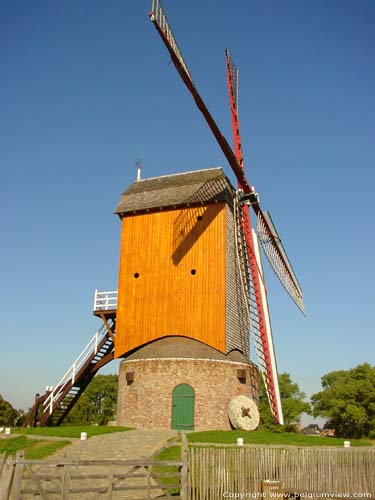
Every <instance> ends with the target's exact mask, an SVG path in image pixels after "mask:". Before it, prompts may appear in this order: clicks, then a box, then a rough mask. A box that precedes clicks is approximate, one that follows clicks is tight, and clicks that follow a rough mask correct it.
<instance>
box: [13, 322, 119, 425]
mask: <svg viewBox="0 0 375 500" xmlns="http://www.w3.org/2000/svg"><path fill="white" fill-rule="evenodd" d="M106 323H107V325H108V326H109V328H110V330H108V328H107V327H106V325H105V324H103V325H102V327H101V328H100V329H99V330H98V331H97V332H96V334H95V335H94V336H93V337H92V339H91V340H90V342H89V343H88V344H87V346H86V347H85V348H84V349H83V351H82V352H81V354H80V355H79V356H78V358H77V359H76V360H75V361H74V363H73V364H72V366H71V367H70V368H69V369H68V370H67V371H66V373H65V374H64V376H63V377H62V378H61V380H60V381H59V382H58V383H57V385H56V387H55V388H47V389H48V390H47V391H46V393H45V394H43V395H42V396H40V395H37V396H36V398H35V404H34V406H33V408H32V409H31V411H30V413H29V414H28V416H27V418H26V420H25V423H24V425H23V426H24V427H29V426H31V427H35V426H40V427H42V426H45V425H48V426H58V425H60V424H61V422H62V421H63V420H64V418H65V417H66V415H67V414H68V413H69V411H70V410H71V409H72V407H73V405H74V404H75V403H76V401H77V400H78V398H79V397H80V396H81V394H82V392H83V391H84V390H85V389H86V387H87V386H88V384H89V383H90V382H91V380H92V379H93V377H94V376H95V375H96V373H97V371H98V370H99V369H100V368H102V367H103V366H104V365H106V364H107V363H108V362H109V361H111V360H112V359H113V355H114V341H113V340H114V331H115V319H112V318H111V319H108V321H107V322H106Z"/></svg>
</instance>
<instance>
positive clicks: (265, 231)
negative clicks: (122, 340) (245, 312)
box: [257, 211, 305, 314]
mask: <svg viewBox="0 0 375 500" xmlns="http://www.w3.org/2000/svg"><path fill="white" fill-rule="evenodd" d="M257 233H258V238H259V242H260V245H261V247H262V249H263V251H264V253H265V255H266V257H267V259H268V262H269V263H270V266H271V267H272V269H273V271H274V273H275V274H276V276H277V277H278V278H279V280H280V282H281V284H282V285H283V287H284V288H285V290H286V291H287V293H288V294H289V295H290V297H291V298H292V300H293V301H294V302H295V303H296V305H297V307H298V308H299V309H300V310H301V312H302V313H303V314H305V307H304V304H303V299H302V290H301V287H300V285H299V283H298V280H297V277H296V275H295V273H294V270H293V267H292V265H291V263H290V261H289V259H288V256H287V254H286V252H285V249H284V247H283V245H282V243H281V239H280V237H279V235H278V232H277V231H276V228H275V226H274V224H273V221H272V219H271V216H270V214H269V213H268V212H261V211H259V213H258V221H257Z"/></svg>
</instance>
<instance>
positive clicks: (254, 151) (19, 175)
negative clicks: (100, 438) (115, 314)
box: [0, 0, 375, 409]
mask: <svg viewBox="0 0 375 500" xmlns="http://www.w3.org/2000/svg"><path fill="white" fill-rule="evenodd" d="M163 4H164V7H165V10H166V12H167V14H168V17H169V20H170V22H171V24H172V26H173V30H174V33H175V36H176V38H177V41H178V43H179V46H180V48H181V50H182V53H183V55H184V58H185V60H186V62H187V64H188V67H189V69H190V72H191V73H192V76H193V79H194V82H195V84H196V86H197V88H198V90H199V91H200V93H201V95H202V97H203V99H204V100H205V102H206V104H207V105H208V107H209V109H210V111H211V113H212V114H213V116H214V117H215V119H216V121H217V123H218V125H219V126H220V128H221V129H222V131H223V133H224V135H225V136H226V137H227V139H228V140H229V141H230V142H231V141H232V136H231V133H232V132H231V120H230V114H229V105H228V97H227V88H226V79H225V56H224V51H225V48H227V47H228V48H229V50H230V52H231V55H232V57H233V59H234V61H235V63H236V64H237V66H238V68H239V72H240V87H239V92H240V97H239V111H240V122H241V133H242V143H243V152H244V158H245V165H246V171H247V174H248V179H249V181H250V183H251V184H253V185H255V187H256V189H257V191H258V192H259V194H260V199H261V205H262V208H263V209H264V210H270V212H271V214H272V217H273V220H274V221H275V224H276V226H277V228H278V230H279V233H280V235H281V237H282V239H283V243H284V246H285V248H286V250H287V251H288V254H289V256H290V258H291V261H292V263H293V266H294V268H295V270H296V273H297V275H298V277H299V280H300V283H301V286H302V288H303V291H304V298H305V304H306V309H307V315H308V316H307V319H304V318H303V317H302V316H301V315H300V313H299V312H298V310H297V309H296V307H295V306H294V305H293V303H292V302H291V301H290V299H289V298H288V297H287V296H285V294H284V292H283V289H282V288H281V287H280V286H279V284H278V282H277V279H276V278H274V277H273V276H272V273H271V272H270V271H269V272H267V277H268V289H269V302H270V309H271V318H272V324H273V330H274V337H275V345H276V352H277V360H278V365H279V371H281V372H285V371H286V372H289V373H290V374H291V377H292V379H293V380H294V381H296V382H298V384H299V386H300V388H301V389H302V390H303V391H305V392H306V393H307V394H308V395H311V394H312V393H314V392H317V391H318V390H319V389H320V377H321V376H322V375H324V374H325V373H327V372H329V371H332V370H337V369H348V368H351V367H354V366H356V365H357V364H359V363H362V362H365V361H367V362H370V363H372V364H373V363H374V352H375V349H374V347H375V346H374V344H375V341H374V316H373V314H374V303H375V301H374V299H375V294H374V282H375V272H374V265H373V248H374V218H373V212H374V210H373V199H374V195H373V189H374V181H375V175H374V160H375V154H374V131H375V111H374V109H375V108H374V97H375V93H374V89H375V69H374V64H373V53H374V49H375V32H374V29H373V20H374V16H375V3H374V2H373V1H371V0H361V1H360V2H355V1H354V0H353V1H347V0H340V1H339V0H337V1H336V0H328V1H327V0H314V1H300V0H288V1H286V0H285V1H276V0H273V1H264V0H247V1H243V0H241V1H237V2H235V3H234V2H228V1H224V0H215V1H214V0H206V1H205V2H200V1H198V0H191V1H190V2H172V1H171V0H164V2H163ZM149 8H150V2H149V1H146V0H137V1H133V2H124V1H120V0H118V1H115V0H110V1H106V2H102V1H98V0H90V2H87V1H78V2H77V1H75V2H74V1H70V0H67V1H65V2H47V1H46V0H37V1H35V2H26V1H18V0H15V1H13V2H10V1H5V0H3V1H0V56H1V61H2V64H1V79H0V110H1V112H0V162H1V169H0V182H1V201H2V210H1V213H0V224H1V235H2V245H1V256H2V257H1V261H0V280H1V281H0V283H1V287H0V303H1V310H2V321H1V323H2V325H1V344H0V345H1V363H0V393H1V394H2V395H3V397H4V398H5V399H7V400H9V401H10V402H11V403H12V404H13V405H14V406H16V407H20V408H24V409H26V408H27V407H28V406H30V405H31V403H32V401H33V398H34V394H35V393H36V392H42V391H44V388H45V386H46V385H54V384H56V383H57V381H58V380H59V378H60V376H61V375H63V373H64V372H65V370H66V369H67V368H68V366H69V365H70V364H71V363H72V362H73V360H74V358H75V357H76V355H78V354H79V352H80V351H81V350H82V348H83V347H84V346H85V345H86V343H87V342H88V340H89V339H90V338H91V336H92V335H93V334H94V333H95V331H96V330H97V329H98V327H99V326H100V322H99V321H98V319H96V318H95V317H93V315H92V302H93V294H94V289H95V288H98V289H100V290H112V289H115V288H116V287H117V272H118V254H119V237H120V222H119V220H118V219H117V217H116V216H114V215H113V210H114V208H115V206H116V204H117V202H118V199H119V196H120V194H121V192H122V191H123V190H124V189H125V188H126V187H127V186H128V185H129V184H130V183H131V182H132V181H133V180H134V179H135V175H136V170H135V161H136V159H137V158H140V159H141V160H142V164H143V176H144V177H152V176H158V175H164V174H169V173H175V172H182V171H186V170H194V169H201V168H208V167H213V166H217V165H221V166H223V167H224V169H225V171H226V173H227V174H228V176H230V177H231V179H232V180H234V179H233V176H232V175H231V173H230V170H229V167H228V166H227V164H226V161H225V158H224V157H223V155H222V153H221V151H220V149H219V147H218V146H217V144H216V142H215V140H214V139H213V137H212V135H211V132H210V131H209V129H208V127H207V125H206V124H205V122H204V120H203V118H202V116H201V115H200V113H199V111H197V109H196V108H195V105H194V103H193V101H192V99H191V97H190V95H189V94H188V92H187V90H186V89H185V87H184V85H183V84H182V82H181V81H180V79H179V77H178V75H177V73H176V71H175V69H174V67H173V65H172V64H171V62H170V60H169V57H168V55H167V52H166V49H165V48H164V46H163V45H162V43H161V40H160V39H159V37H158V35H157V33H156V31H155V29H154V27H153V25H152V23H151V22H150V21H149V19H148V11H149ZM265 267H266V268H267V265H266V263H265ZM112 371H114V372H116V371H117V364H116V363H115V362H114V363H113V364H111V365H109V366H108V368H107V369H106V370H105V372H107V373H108V372H112Z"/></svg>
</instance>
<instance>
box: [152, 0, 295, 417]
mask: <svg viewBox="0 0 375 500" xmlns="http://www.w3.org/2000/svg"><path fill="white" fill-rule="evenodd" d="M149 15H150V19H151V21H152V22H153V24H154V26H155V28H156V30H157V32H158V33H159V35H160V37H161V39H162V41H163V42H164V44H165V46H166V48H167V50H168V52H169V54H170V56H171V59H172V62H173V64H174V66H175V68H176V69H177V72H178V73H179V75H180V77H181V79H182V81H183V82H184V84H185V86H186V87H187V89H188V90H189V92H190V94H191V95H192V97H193V99H194V101H195V103H196V105H197V107H198V109H199V110H200V111H201V113H202V114H203V117H204V118H205V120H206V122H207V124H208V126H209V128H210V129H211V131H212V133H213V135H214V137H215V139H216V140H217V142H218V144H219V146H220V148H221V150H222V152H223V153H224V156H225V157H226V159H227V161H228V163H229V165H230V167H231V169H232V171H233V173H234V175H235V176H236V178H237V182H238V190H237V192H236V196H235V200H234V202H235V210H236V212H237V220H238V221H239V224H238V228H237V235H236V242H237V245H238V252H239V254H240V255H241V256H242V259H241V260H242V266H241V267H242V274H243V276H242V278H243V279H242V283H243V286H244V289H245V291H246V293H247V297H248V315H249V319H250V332H251V336H252V338H253V342H254V345H255V350H256V354H257V357H258V362H259V369H260V372H261V375H262V378H263V381H264V384H265V388H266V393H267V397H268V400H269V404H270V408H271V411H272V414H273V416H274V419H275V421H276V422H277V423H279V424H283V414H282V407H281V400H280V391H279V386H278V377H277V366H276V358H275V351H274V345H273V339H272V330H271V323H270V317H269V310H268V303H267V294H266V288H265V284H264V276H263V270H262V263H261V259H260V252H259V247H261V248H262V249H263V251H264V253H265V255H266V257H267V259H268V261H269V264H270V265H271V267H272V269H273V271H274V272H275V274H276V276H277V277H278V278H279V280H280V282H281V284H282V285H283V287H284V288H285V290H286V291H287V293H288V294H289V295H290V297H291V298H292V300H293V301H294V302H295V303H296V305H297V307H298V308H299V309H300V310H301V312H302V313H303V314H304V305H303V300H302V290H301V287H300V285H299V283H298V280H297V278H296V275H295V273H294V271H293V268H292V266H291V264H290V262H289V259H288V257H287V254H286V252H285V250H284V248H283V245H282V243H281V239H280V237H279V235H278V233H277V231H276V228H275V226H274V224H273V222H272V219H271V217H270V215H269V213H267V212H263V211H262V209H261V207H260V204H259V198H258V195H257V193H256V192H255V189H254V187H253V186H251V185H250V184H249V182H248V180H247V178H246V175H245V170H244V159H243V154H242V145H241V136H240V126H239V117H238V71H237V68H236V66H235V65H234V63H233V61H232V59H231V57H230V55H229V52H228V50H227V51H226V63H227V83H228V90H229V99H230V109H231V117H232V129H233V139H234V152H233V150H232V148H231V147H230V145H229V143H228V142H227V140H226V139H225V137H224V136H223V134H222V133H221V131H220V129H219V127H218V126H217V124H216V122H215V120H214V119H213V117H212V115H211V114H210V112H209V110H208V108H207V106H206V104H205V103H204V101H203V99H202V98H201V96H200V94H199V93H198V90H197V89H196V87H195V85H194V82H193V79H192V77H191V74H190V71H189V69H188V66H187V64H186V63H185V61H184V58H183V56H182V54H181V51H180V49H179V47H178V44H177V42H176V39H175V37H174V35H173V33H172V30H171V27H170V24H169V22H168V20H167V17H166V15H165V12H164V9H163V7H162V5H161V2H160V0H153V1H152V8H151V11H150V14H149ZM250 207H251V208H252V210H253V212H254V214H255V216H256V219H257V222H256V231H255V230H254V228H253V227H252V223H251V218H250Z"/></svg>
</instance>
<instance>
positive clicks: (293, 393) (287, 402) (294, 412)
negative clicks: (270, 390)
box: [259, 373, 311, 428]
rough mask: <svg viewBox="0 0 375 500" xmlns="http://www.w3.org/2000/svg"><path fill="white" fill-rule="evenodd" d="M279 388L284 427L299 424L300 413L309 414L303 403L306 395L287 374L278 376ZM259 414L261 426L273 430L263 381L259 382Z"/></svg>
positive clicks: (309, 411) (309, 409) (308, 405)
mask: <svg viewBox="0 0 375 500" xmlns="http://www.w3.org/2000/svg"><path fill="white" fill-rule="evenodd" d="M279 388H280V396H281V404H282V408H283V415H284V423H285V425H290V424H293V423H299V422H300V420H301V415H302V413H311V407H310V404H309V403H307V402H306V401H304V399H305V398H306V394H305V393H304V392H301V391H300V389H299V387H298V384H296V383H294V382H293V381H292V379H291V378H290V375H289V373H281V374H280V375H279ZM259 412H260V419H261V424H262V425H264V426H265V427H267V428H274V418H273V416H272V413H271V410H270V406H269V403H268V398H267V394H266V391H265V388H264V384H263V380H260V381H259Z"/></svg>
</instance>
